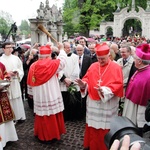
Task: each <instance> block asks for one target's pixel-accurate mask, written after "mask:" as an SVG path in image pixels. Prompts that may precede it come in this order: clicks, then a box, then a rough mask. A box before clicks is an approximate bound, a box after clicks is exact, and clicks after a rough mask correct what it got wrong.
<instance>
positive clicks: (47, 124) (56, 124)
mask: <svg viewBox="0 0 150 150" xmlns="http://www.w3.org/2000/svg"><path fill="white" fill-rule="evenodd" d="M58 47H59V50H60V53H59V55H58V57H57V59H54V60H52V59H51V52H52V50H51V47H50V45H46V46H41V47H40V51H39V59H38V60H37V61H36V62H34V63H33V64H32V65H31V66H30V69H29V72H28V78H27V84H28V85H29V86H31V87H32V95H33V99H34V113H35V120H34V136H37V137H38V139H39V140H41V141H43V142H46V141H50V140H53V139H57V140H60V136H61V134H64V133H66V130H65V124H64V118H63V113H62V112H63V110H64V104H63V100H62V95H61V91H60V87H59V82H58V76H57V74H58V72H59V71H60V70H62V69H63V68H64V67H65V63H66V53H65V52H64V50H63V44H61V43H59V44H58Z"/></svg>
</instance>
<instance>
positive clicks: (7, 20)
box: [0, 11, 13, 38]
mask: <svg viewBox="0 0 150 150" xmlns="http://www.w3.org/2000/svg"><path fill="white" fill-rule="evenodd" d="M12 23H13V20H12V17H11V15H10V14H9V13H7V12H4V11H0V34H1V35H2V37H3V38H5V37H6V35H7V34H8V32H9V30H10V29H11V24H12Z"/></svg>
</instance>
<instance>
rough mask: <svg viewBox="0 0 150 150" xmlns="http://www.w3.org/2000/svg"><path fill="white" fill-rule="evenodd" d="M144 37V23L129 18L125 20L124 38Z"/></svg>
mask: <svg viewBox="0 0 150 150" xmlns="http://www.w3.org/2000/svg"><path fill="white" fill-rule="evenodd" d="M135 35H136V36H137V35H139V36H142V23H141V21H140V20H138V19H137V18H136V19H135V18H129V19H127V20H125V22H124V25H123V29H122V36H135Z"/></svg>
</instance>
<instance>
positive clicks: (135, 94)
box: [123, 44, 150, 128]
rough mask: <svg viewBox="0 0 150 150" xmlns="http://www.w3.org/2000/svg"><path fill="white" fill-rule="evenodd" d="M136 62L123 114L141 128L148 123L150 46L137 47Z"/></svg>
mask: <svg viewBox="0 0 150 150" xmlns="http://www.w3.org/2000/svg"><path fill="white" fill-rule="evenodd" d="M134 62H135V67H136V68H137V71H136V72H135V73H134V74H133V76H132V77H131V79H130V81H129V84H128V86H127V89H126V93H125V96H126V100H125V105H124V110H123V116H125V117H127V118H129V119H130V120H131V121H132V122H133V123H134V124H135V125H137V126H138V127H139V128H143V126H144V125H145V123H146V120H145V110H146V106H147V103H148V100H150V92H149V89H150V65H149V64H150V46H149V44H141V45H139V46H137V47H136V52H135V55H134Z"/></svg>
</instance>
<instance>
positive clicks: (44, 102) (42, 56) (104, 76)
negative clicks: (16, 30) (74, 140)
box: [0, 37, 150, 150]
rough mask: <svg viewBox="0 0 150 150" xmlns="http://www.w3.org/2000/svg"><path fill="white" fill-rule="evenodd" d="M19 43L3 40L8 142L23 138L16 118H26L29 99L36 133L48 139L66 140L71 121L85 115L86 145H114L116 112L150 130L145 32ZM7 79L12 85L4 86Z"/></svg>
mask: <svg viewBox="0 0 150 150" xmlns="http://www.w3.org/2000/svg"><path fill="white" fill-rule="evenodd" d="M14 46H15V45H14V43H12V42H5V43H3V45H2V50H3V54H2V55H1V57H0V81H1V82H0V102H1V103H0V108H1V110H2V112H1V113H0V136H1V144H2V147H5V146H6V143H7V142H8V141H17V140H18V136H17V132H16V129H15V124H16V123H23V122H24V121H25V120H26V115H25V110H24V100H25V99H27V100H28V104H29V107H30V108H31V109H32V110H33V114H34V127H33V128H34V136H35V137H37V138H38V139H39V140H40V141H42V142H47V141H51V140H54V139H56V140H60V136H61V135H62V134H65V133H66V132H67V131H66V127H65V122H66V121H76V120H85V133H84V141H83V147H84V149H85V150H88V149H90V150H100V149H103V150H105V149H108V148H107V147H106V145H105V141H104V137H105V135H106V134H107V133H108V132H109V130H110V124H111V119H112V118H113V117H115V116H125V117H127V118H129V119H130V120H131V121H132V122H133V123H134V124H135V125H136V126H137V128H139V133H140V135H141V136H142V135H143V134H144V133H145V132H148V131H150V116H149V113H150V108H149V107H150V105H149V101H150V93H149V88H148V87H149V86H150V65H149V64H150V45H149V44H148V41H146V39H145V38H140V39H137V38H131V37H126V38H113V39H111V40H110V39H107V41H101V40H100V39H95V40H94V41H92V42H89V43H87V41H86V39H85V38H84V37H80V39H79V40H78V41H76V43H73V42H69V41H64V42H63V43H60V42H58V43H57V45H56V46H54V45H53V43H51V42H48V43H47V44H45V45H41V44H39V43H35V44H34V45H33V46H31V47H29V48H27V49H22V48H20V47H19V48H16V47H14ZM15 51H17V52H19V53H16V52H15ZM18 54H19V55H18ZM4 81H5V82H6V81H7V82H8V83H9V85H7V86H4V87H2V86H1V85H3V82H4ZM4 105H5V106H6V107H5V109H6V110H7V113H6V110H4V109H3V106H4ZM5 117H7V118H8V119H6V120H5ZM112 149H113V148H112Z"/></svg>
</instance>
